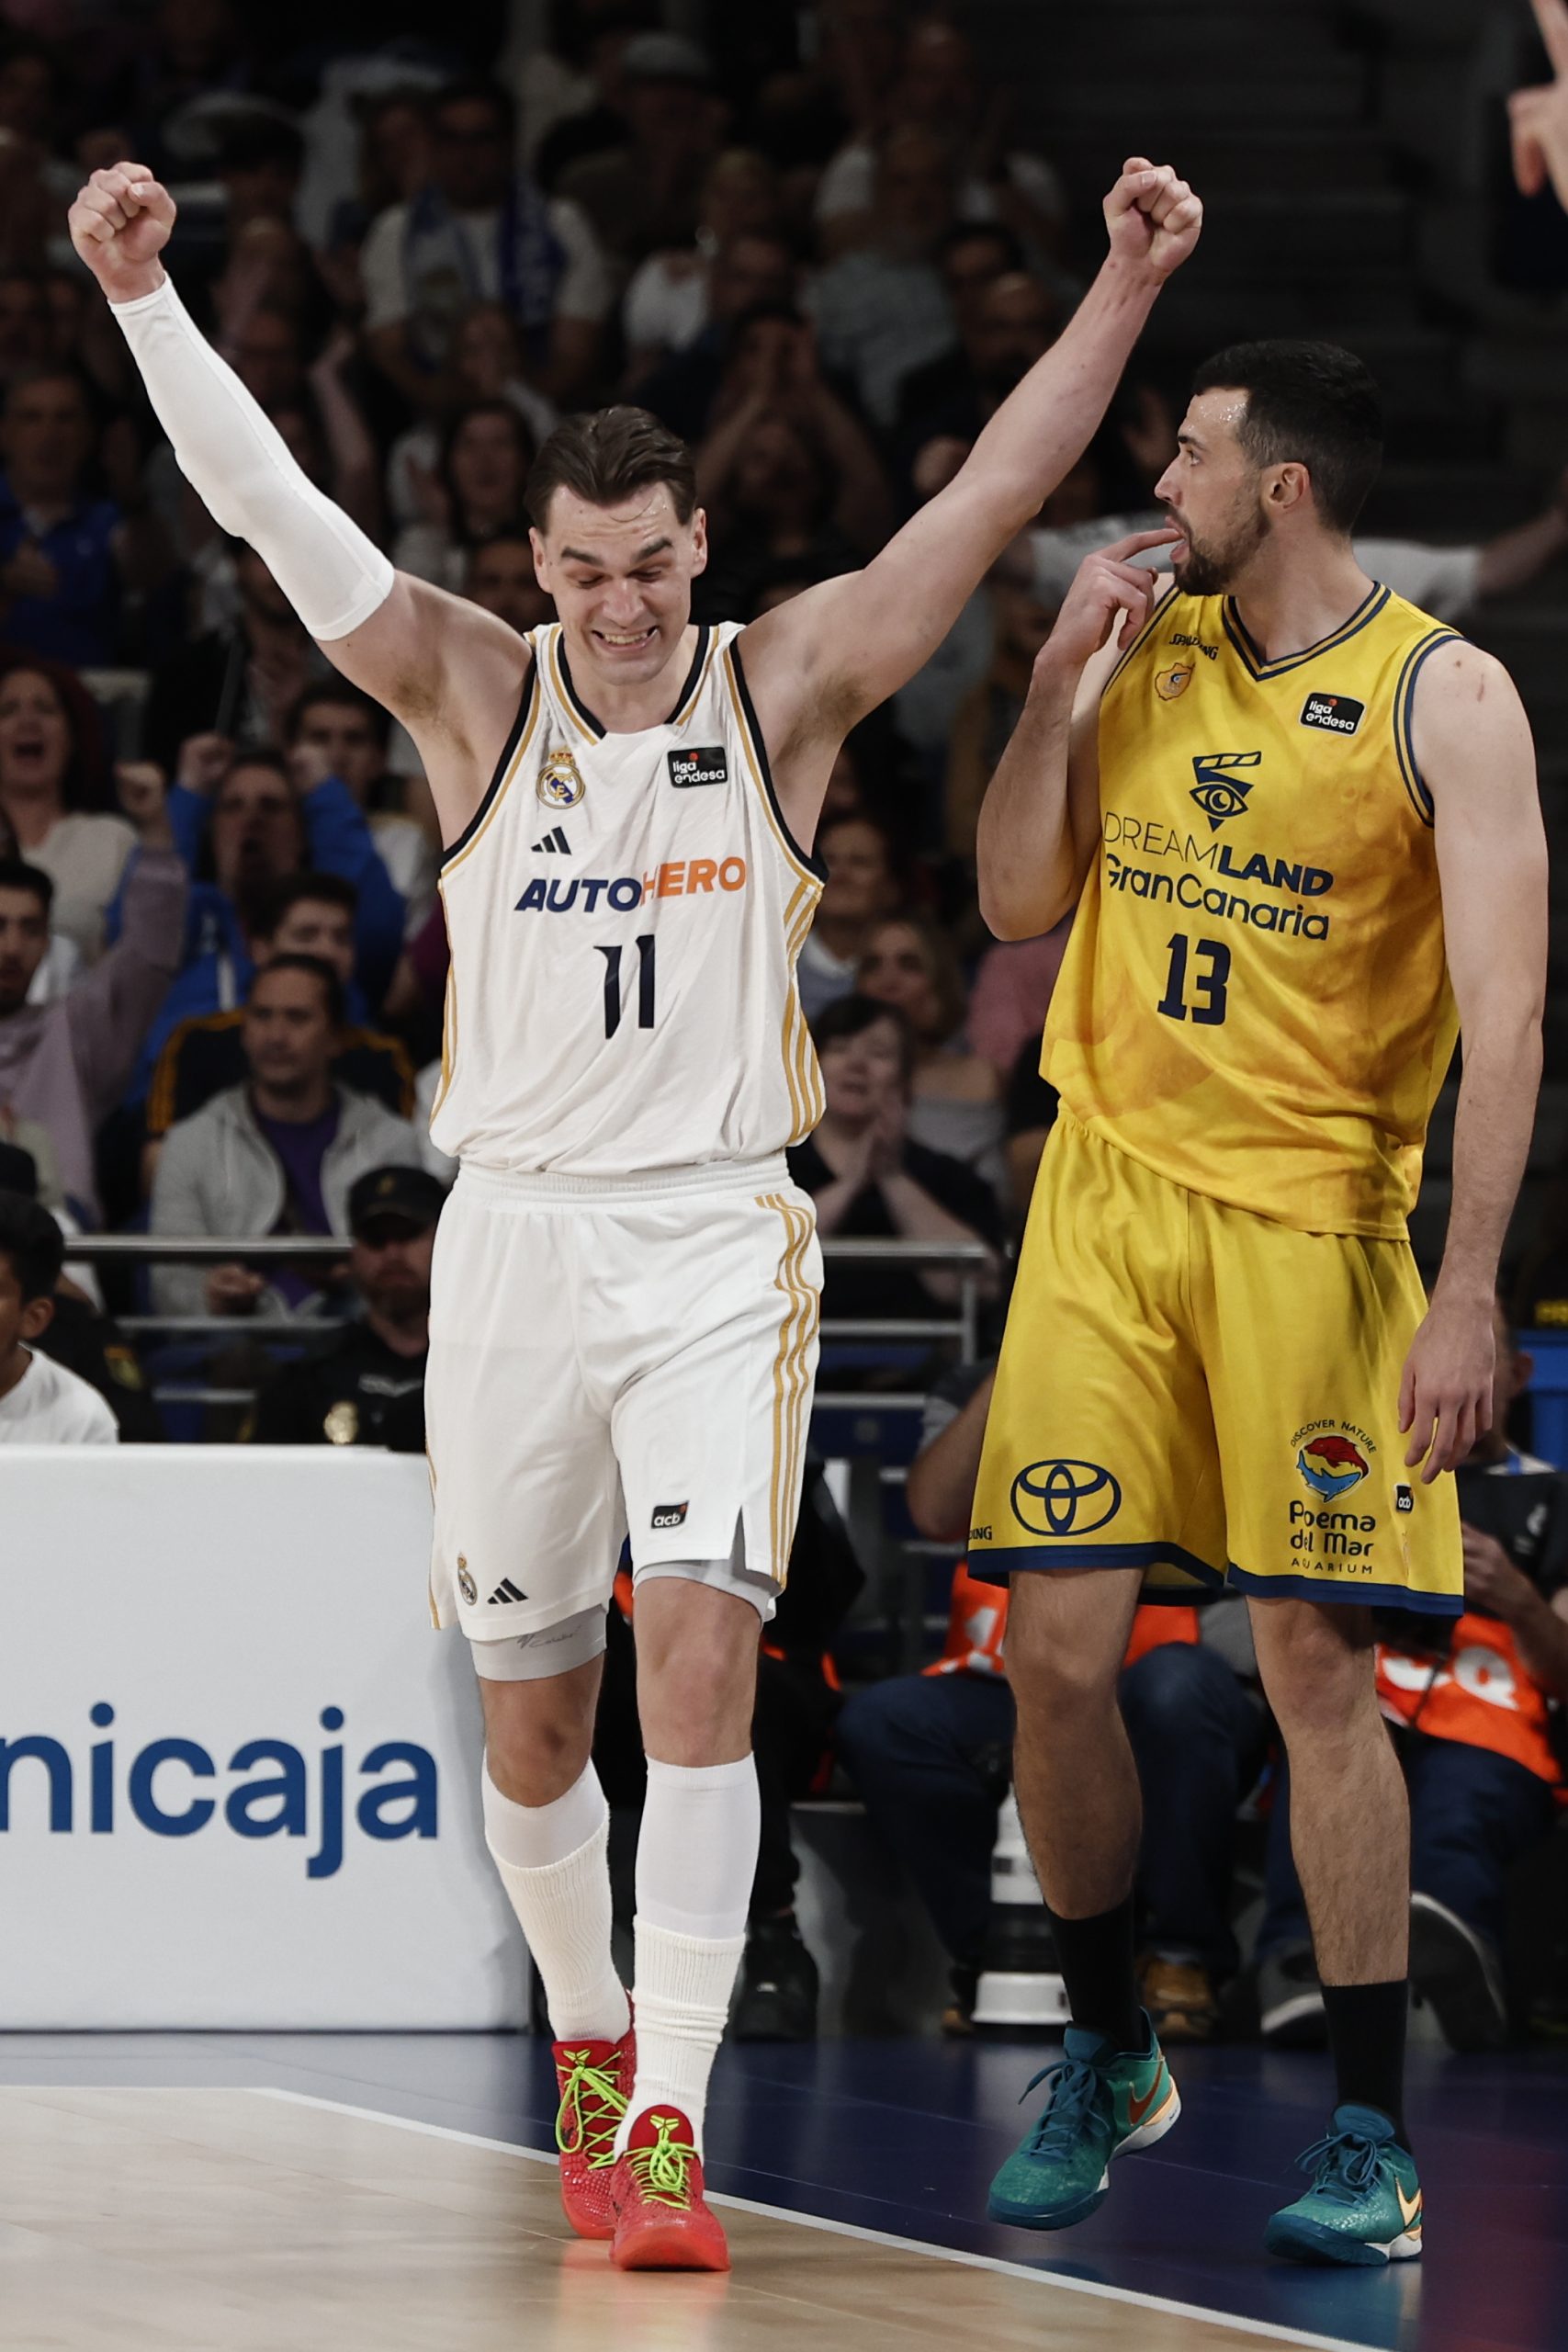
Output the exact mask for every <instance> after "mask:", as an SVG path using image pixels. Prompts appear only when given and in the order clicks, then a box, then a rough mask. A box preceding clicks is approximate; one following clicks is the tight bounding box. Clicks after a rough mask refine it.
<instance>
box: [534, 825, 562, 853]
mask: <svg viewBox="0 0 1568 2352" xmlns="http://www.w3.org/2000/svg"><path fill="white" fill-rule="evenodd" d="M534 847H535V848H536V849H549V850H556V851H558V853H559V854H560V855H561V856H562V857H570V855H571V843H570V842H569V841H568V839H567V837H566V835H565V834H564V833H563V832H562V831H561V829H560V827H559V826H558V825H556V826H554V827H553V828H552V829H551V831H549V832H547V834H546V835H545V838H544V840H543V841H542V842H535V843H534Z"/></svg>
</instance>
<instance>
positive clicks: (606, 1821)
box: [484, 1764, 630, 2041]
mask: <svg viewBox="0 0 1568 2352" xmlns="http://www.w3.org/2000/svg"><path fill="white" fill-rule="evenodd" d="M484 1816H485V1843H486V1844H487V1845H488V1846H489V1848H490V1850H491V1857H492V1859H493V1860H494V1862H495V1866H496V1869H497V1870H498V1871H500V1873H501V1883H502V1886H503V1887H504V1888H505V1889H506V1893H507V1896H508V1898H509V1900H510V1902H511V1905H512V1907H513V1911H515V1912H516V1914H517V1918H518V1923H519V1925H520V1926H521V1928H522V1929H523V1933H524V1935H525V1938H526V1939H527V1944H528V1950H529V1951H530V1952H532V1954H533V1956H534V1964H535V1966H536V1968H537V1970H538V1972H539V1974H540V1975H541V1977H542V1978H543V1979H544V1985H545V1999H546V2002H547V2005H548V2007H549V2012H550V2030H551V2032H552V2033H553V2034H554V2035H555V2038H556V2040H557V2041H578V2040H581V2041H619V2040H620V2038H621V2036H622V2034H624V2033H625V2031H626V2026H627V2023H628V2020H629V2017H630V2011H629V2008H628V2007H627V2003H626V1987H625V1986H624V1985H622V1983H621V1980H620V1978H619V1977H618V1976H617V1975H616V1973H615V1962H614V1960H613V1959H612V1958H611V1955H610V1868H609V1860H608V1855H609V1845H610V1808H609V1806H608V1805H607V1804H605V1802H604V1790H603V1789H602V1788H601V1787H600V1785H599V1775H598V1774H597V1772H595V1770H593V1767H592V1764H590V1765H589V1767H588V1769H587V1770H586V1771H585V1772H584V1773H583V1775H582V1778H581V1780H580V1781H576V1782H575V1783H574V1785H573V1786H572V1787H571V1788H570V1789H568V1791H567V1792H566V1794H565V1796H563V1797H558V1798H557V1799H556V1801H555V1803H554V1804H540V1805H528V1804H513V1801H512V1799H511V1798H510V1797H503V1796H502V1793H501V1791H500V1790H499V1789H498V1788H497V1787H496V1785H495V1782H494V1781H492V1780H491V1777H490V1772H489V1770H488V1768H487V1770H486V1771H485V1775H484Z"/></svg>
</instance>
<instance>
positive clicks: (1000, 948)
mask: <svg viewBox="0 0 1568 2352" xmlns="http://www.w3.org/2000/svg"><path fill="white" fill-rule="evenodd" d="M1072 927H1073V919H1072V917H1071V915H1065V916H1064V917H1063V919H1062V921H1061V922H1059V923H1058V924H1057V925H1056V927H1055V930H1054V931H1048V932H1045V933H1043V934H1042V936H1041V937H1040V938H1038V939H998V940H994V941H993V942H992V944H991V945H990V946H989V947H988V948H987V950H986V953H985V954H984V956H981V958H980V964H979V968H978V970H977V971H976V975H975V981H974V986H973V987H972V988H971V989H970V991H969V1043H970V1045H971V1046H973V1047H974V1049H975V1051H976V1053H977V1054H978V1055H980V1057H982V1059H983V1060H986V1061H988V1062H989V1063H990V1065H991V1068H992V1069H994V1070H997V1071H998V1072H999V1073H1000V1074H1001V1075H1002V1076H1003V1077H1004V1078H1007V1077H1010V1075H1011V1073H1012V1071H1013V1070H1014V1069H1015V1068H1016V1067H1017V1064H1018V1059H1019V1057H1020V1055H1021V1054H1022V1053H1024V1052H1025V1051H1026V1050H1027V1049H1028V1048H1030V1047H1031V1046H1032V1047H1033V1049H1034V1052H1035V1057H1036V1059H1038V1057H1039V1046H1040V1033H1041V1031H1042V1030H1043V1028H1044V1026H1045V1015H1046V1014H1047V1012H1049V1011H1050V1009H1051V992H1052V990H1053V989H1055V985H1056V975H1057V973H1058V972H1059V971H1060V970H1061V968H1062V958H1063V956H1065V955H1066V952H1067V938H1068V934H1069V933H1070V932H1071V930H1072Z"/></svg>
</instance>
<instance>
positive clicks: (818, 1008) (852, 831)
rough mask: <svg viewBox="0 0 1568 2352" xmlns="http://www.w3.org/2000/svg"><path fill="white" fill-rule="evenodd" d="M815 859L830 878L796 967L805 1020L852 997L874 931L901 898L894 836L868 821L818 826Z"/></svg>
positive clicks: (857, 819) (843, 820)
mask: <svg viewBox="0 0 1568 2352" xmlns="http://www.w3.org/2000/svg"><path fill="white" fill-rule="evenodd" d="M817 855H818V857H819V858H820V859H821V861H822V863H823V865H825V866H826V867H827V869H828V879H827V881H826V883H825V884H824V886H823V890H822V896H821V898H820V899H819V900H818V907H817V914H816V918H815V920H814V922H812V925H811V929H810V930H809V931H808V932H807V935H806V944H805V945H804V946H803V947H802V949H801V951H800V961H799V963H798V965H797V966H796V967H795V978H796V981H797V983H798V986H799V989H800V1001H801V1005H802V1007H803V1009H804V1011H805V1013H806V1017H807V1021H815V1020H816V1018H817V1015H818V1013H819V1012H822V1011H823V1010H824V1009H825V1007H827V1006H828V1005H829V1004H831V1003H832V1002H833V1001H834V999H835V998H837V997H841V996H848V995H849V994H850V992H851V990H852V989H853V987H854V984H855V974H856V973H857V972H858V971H859V969H860V962H861V957H862V956H863V955H864V954H865V951H866V947H867V945H868V944H869V942H870V939H871V934H872V933H873V931H874V929H875V928H876V925H877V924H878V923H879V922H881V921H882V918H883V917H884V915H888V914H891V913H892V911H893V910H894V908H895V907H896V906H897V903H898V899H899V895H900V893H899V889H898V876H897V870H896V868H895V865H894V856H893V841H892V836H891V835H890V834H889V833H888V832H887V831H886V830H885V829H884V828H883V827H882V826H881V825H879V824H878V823H877V822H876V821H875V820H874V818H872V817H865V816H854V817H840V818H839V819H838V820H830V821H826V822H824V823H822V824H821V825H819V826H818V830H817Z"/></svg>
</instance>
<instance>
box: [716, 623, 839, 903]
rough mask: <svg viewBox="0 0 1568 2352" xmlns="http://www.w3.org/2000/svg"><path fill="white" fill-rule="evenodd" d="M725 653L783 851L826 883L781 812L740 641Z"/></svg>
mask: <svg viewBox="0 0 1568 2352" xmlns="http://www.w3.org/2000/svg"><path fill="white" fill-rule="evenodd" d="M728 652H729V662H730V667H731V669H732V670H733V671H734V673H735V690H736V692H737V694H739V697H740V711H741V716H742V718H744V719H745V721H746V731H747V733H748V734H749V735H750V738H751V750H752V752H753V754H754V756H755V758H756V762H757V773H758V775H760V776H761V779H762V789H763V791H764V792H765V793H766V794H767V796H768V806H769V808H770V809H772V810H773V822H774V824H775V825H776V826H777V827H778V829H779V831H780V832H781V833H782V834H783V836H784V847H785V848H786V849H787V850H788V852H789V854H790V855H791V857H793V858H794V859H795V863H796V865H803V866H804V867H805V868H806V871H807V874H814V875H815V876H817V879H818V882H826V880H827V879H828V869H827V867H826V866H825V865H823V863H822V860H821V859H820V857H818V854H817V853H816V852H815V851H814V850H805V849H802V848H801V846H800V843H799V842H797V841H796V840H795V835H794V834H793V833H792V832H791V831H790V829H789V820H788V819H787V818H786V817H785V815H784V810H783V809H781V808H780V807H779V796H778V791H777V788H776V787H775V786H774V783H773V769H772V768H771V767H770V766H769V765H768V747H767V745H766V743H764V742H763V741H762V730H761V728H760V727H759V726H758V724H757V713H756V710H755V708H754V707H753V705H752V701H751V690H750V687H749V686H748V684H746V673H745V671H744V670H743V669H742V668H741V666H740V639H739V637H734V638H731V639H730V641H729V646H728Z"/></svg>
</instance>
